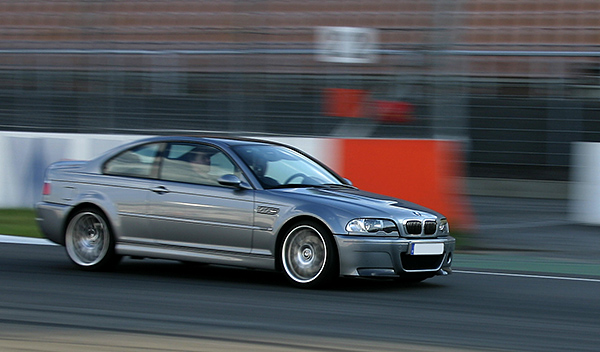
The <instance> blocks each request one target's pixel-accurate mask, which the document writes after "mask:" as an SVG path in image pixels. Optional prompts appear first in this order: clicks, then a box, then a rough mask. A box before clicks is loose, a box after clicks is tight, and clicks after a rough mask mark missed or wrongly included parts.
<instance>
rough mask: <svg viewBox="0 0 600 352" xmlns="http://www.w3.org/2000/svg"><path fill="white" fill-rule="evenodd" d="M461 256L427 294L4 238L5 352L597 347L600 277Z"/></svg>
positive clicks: (1, 306)
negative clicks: (98, 264) (305, 285)
mask: <svg viewBox="0 0 600 352" xmlns="http://www.w3.org/2000/svg"><path fill="white" fill-rule="evenodd" d="M460 258H463V259H462V263H463V264H460V263H456V264H455V269H457V272H455V273H454V274H453V275H451V276H448V277H435V278H433V279H430V280H427V281H425V282H423V283H420V284H416V285H403V284H399V283H396V282H391V281H373V280H340V281H339V282H338V283H337V285H336V286H335V288H332V289H327V290H302V289H295V288H292V287H289V286H288V285H287V283H286V282H285V280H284V279H283V277H282V276H281V275H279V274H277V273H270V272H263V271H249V270H241V269H233V268H224V267H214V266H186V265H183V264H180V263H178V262H169V261H158V260H131V259H126V260H124V261H123V262H122V263H121V265H120V266H118V267H117V269H116V270H115V271H113V272H99V273H92V272H85V271H80V270H78V269H76V268H75V267H73V266H72V265H71V264H70V262H69V261H68V259H67V257H66V254H65V252H64V249H63V248H62V247H59V246H45V245H35V244H12V243H0V280H1V282H2V285H1V286H0V351H242V350H243V351H488V350H493V351H598V349H599V348H600V336H599V333H600V295H598V292H599V290H600V276H596V275H595V274H594V272H591V273H587V274H582V273H578V271H579V269H580V267H575V268H574V269H573V270H571V271H572V272H568V270H567V272H563V273H559V274H557V273H551V272H538V271H527V270H520V271H514V270H507V269H505V268H500V269H493V268H485V264H486V262H487V260H486V259H485V258H487V257H485V256H483V258H482V257H480V256H473V257H470V256H466V255H463V256H461V255H459V256H457V262H460V261H461V259H460ZM492 262H493V261H492ZM487 264H489V263H487ZM522 269H526V268H524V267H522ZM592 271H593V270H592Z"/></svg>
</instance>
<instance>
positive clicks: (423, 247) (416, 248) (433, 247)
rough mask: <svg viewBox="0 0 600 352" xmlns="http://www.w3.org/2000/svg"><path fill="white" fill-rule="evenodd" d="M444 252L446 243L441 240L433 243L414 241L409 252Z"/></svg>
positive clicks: (419, 253)
mask: <svg viewBox="0 0 600 352" xmlns="http://www.w3.org/2000/svg"><path fill="white" fill-rule="evenodd" d="M443 253H444V244H443V243H441V242H433V243H412V244H411V245H410V251H409V254H411V255H436V254H443Z"/></svg>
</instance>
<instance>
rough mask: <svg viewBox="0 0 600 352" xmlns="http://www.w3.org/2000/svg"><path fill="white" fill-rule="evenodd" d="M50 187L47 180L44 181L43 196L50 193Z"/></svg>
mask: <svg viewBox="0 0 600 352" xmlns="http://www.w3.org/2000/svg"><path fill="white" fill-rule="evenodd" d="M50 192H51V187H50V182H49V181H44V188H43V189H42V194H43V195H45V196H48V195H50Z"/></svg>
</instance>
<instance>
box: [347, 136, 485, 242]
mask: <svg viewBox="0 0 600 352" xmlns="http://www.w3.org/2000/svg"><path fill="white" fill-rule="evenodd" d="M340 142H341V143H342V148H341V150H343V152H342V155H341V160H340V165H339V166H338V172H339V173H340V174H341V175H343V176H344V177H346V178H348V179H349V180H351V181H352V183H353V184H354V185H356V186H357V187H359V188H361V189H363V190H366V191H371V192H375V193H380V194H385V195H388V196H393V197H396V198H401V199H404V200H407V201H410V202H414V203H417V204H420V205H423V206H425V207H427V208H430V209H433V210H435V211H438V212H440V213H442V214H444V215H446V216H447V217H448V221H449V222H450V225H451V229H452V228H454V229H463V230H469V229H471V228H472V226H473V217H472V213H471V209H470V206H469V204H468V202H467V199H466V197H465V194H466V187H465V186H464V184H463V180H464V178H463V177H462V176H464V175H463V171H462V167H463V162H462V161H463V157H462V150H461V146H460V143H459V142H454V141H443V140H387V139H342V140H340Z"/></svg>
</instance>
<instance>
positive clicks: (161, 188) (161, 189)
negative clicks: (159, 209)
mask: <svg viewBox="0 0 600 352" xmlns="http://www.w3.org/2000/svg"><path fill="white" fill-rule="evenodd" d="M151 191H152V192H154V193H158V194H165V193H169V192H171V191H169V190H168V189H167V187H165V186H157V187H154V188H152V189H151Z"/></svg>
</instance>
